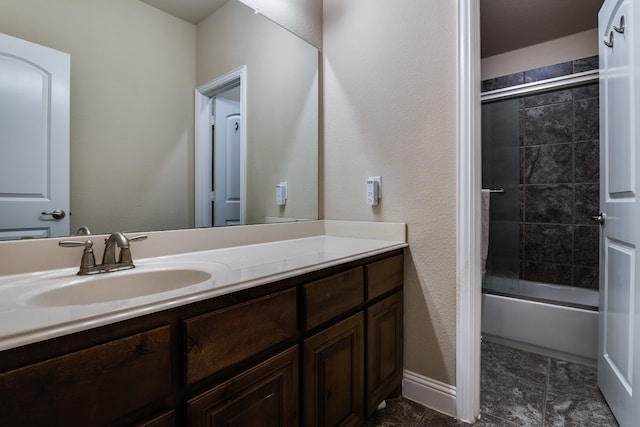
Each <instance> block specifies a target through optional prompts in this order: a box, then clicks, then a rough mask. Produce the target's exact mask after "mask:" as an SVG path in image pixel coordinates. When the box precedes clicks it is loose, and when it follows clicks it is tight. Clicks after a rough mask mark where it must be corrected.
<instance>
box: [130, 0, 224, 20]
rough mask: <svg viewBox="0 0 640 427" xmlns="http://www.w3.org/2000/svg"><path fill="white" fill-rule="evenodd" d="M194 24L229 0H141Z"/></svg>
mask: <svg viewBox="0 0 640 427" xmlns="http://www.w3.org/2000/svg"><path fill="white" fill-rule="evenodd" d="M140 1H141V2H143V3H147V4H148V5H150V6H153V7H155V8H157V9H160V10H163V11H165V12H167V13H168V14H170V15H173V16H177V17H178V18H181V19H184V20H185V21H187V22H191V23H192V24H194V25H197V24H199V23H200V22H201V21H202V20H203V19H204V18H206V17H207V16H209V15H211V14H212V13H213V12H215V10H216V9H218V8H219V7H220V6H222V5H223V4H225V3H226V2H227V1H228V0H140Z"/></svg>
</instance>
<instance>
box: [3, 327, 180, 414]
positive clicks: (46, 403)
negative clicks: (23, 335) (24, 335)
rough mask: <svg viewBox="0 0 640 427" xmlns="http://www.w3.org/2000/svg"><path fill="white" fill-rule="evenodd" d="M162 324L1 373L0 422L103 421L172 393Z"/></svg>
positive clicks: (167, 336)
mask: <svg viewBox="0 0 640 427" xmlns="http://www.w3.org/2000/svg"><path fill="white" fill-rule="evenodd" d="M171 388H172V382H171V348H170V327H169V326H163V327H160V328H157V329H153V330H150V331H146V332H142V333H139V334H136V335H132V336H129V337H125V338H122V339H118V340H114V341H110V342H107V343H105V344H100V345H97V346H95V347H90V348H87V349H85V350H81V351H77V352H74V353H70V354H66V355H63V356H60V357H57V358H54V359H50V360H45V361H43V362H40V363H36V364H34V365H29V366H26V367H24V368H20V369H16V370H14V371H9V372H6V373H3V374H0V402H1V403H0V407H1V408H2V409H0V425H2V426H18V425H19V426H72V425H78V426H89V425H104V424H109V423H111V422H114V421H116V420H117V419H118V418H120V417H122V416H124V415H126V414H128V413H129V412H132V411H134V410H136V409H139V408H141V407H143V406H144V405H147V404H150V403H153V402H155V401H158V400H159V399H162V398H164V397H166V396H168V395H169V394H170V393H171Z"/></svg>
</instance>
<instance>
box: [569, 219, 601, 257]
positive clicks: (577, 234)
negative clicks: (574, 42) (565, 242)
mask: <svg viewBox="0 0 640 427" xmlns="http://www.w3.org/2000/svg"><path fill="white" fill-rule="evenodd" d="M599 244H600V228H599V226H597V225H576V226H575V227H574V228H573V263H574V264H575V265H581V266H587V267H597V266H598V261H599V255H598V249H599Z"/></svg>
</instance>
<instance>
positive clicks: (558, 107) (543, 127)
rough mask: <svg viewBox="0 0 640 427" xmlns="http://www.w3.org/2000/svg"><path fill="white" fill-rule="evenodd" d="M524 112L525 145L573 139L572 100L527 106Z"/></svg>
mask: <svg viewBox="0 0 640 427" xmlns="http://www.w3.org/2000/svg"><path fill="white" fill-rule="evenodd" d="M524 114H525V118H524V133H525V136H524V144H525V145H541V144H553V143H558V142H570V141H572V137H573V103H572V102H565V103H562V104H552V105H544V106H541V107H532V108H527V109H525V110H524ZM591 139H593V138H591Z"/></svg>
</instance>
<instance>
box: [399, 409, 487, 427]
mask: <svg viewBox="0 0 640 427" xmlns="http://www.w3.org/2000/svg"><path fill="white" fill-rule="evenodd" d="M395 425H396V426H398V425H404V424H395ZM473 425H474V426H478V425H480V426H481V424H478V423H475V424H473ZM485 425H486V424H485ZM416 427H471V424H467V423H464V422H462V421H458V420H456V419H455V418H452V417H450V416H448V415H445V414H441V413H440V412H437V411H433V410H431V409H427V411H426V412H425V414H424V415H423V416H422V419H420V421H419V422H418V424H416Z"/></svg>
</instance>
